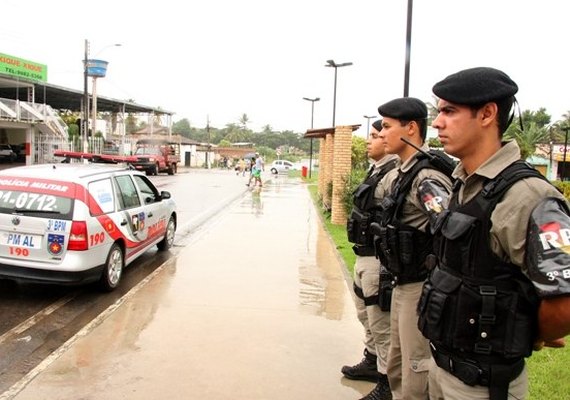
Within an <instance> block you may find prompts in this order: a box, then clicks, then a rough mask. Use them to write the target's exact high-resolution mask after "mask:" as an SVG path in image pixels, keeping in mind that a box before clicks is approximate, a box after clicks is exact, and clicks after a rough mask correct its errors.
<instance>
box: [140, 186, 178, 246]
mask: <svg viewBox="0 0 570 400" xmlns="http://www.w3.org/2000/svg"><path fill="white" fill-rule="evenodd" d="M133 178H134V181H135V183H136V185H137V187H138V189H139V191H140V193H141V197H142V201H143V208H144V210H145V213H146V217H147V220H146V224H145V230H146V232H145V234H146V239H147V242H148V243H149V244H151V243H156V242H157V241H159V240H161V239H162V238H163V237H164V233H165V231H166V223H167V222H168V218H169V215H168V212H169V210H168V207H166V206H165V205H164V203H163V202H162V201H161V197H160V192H159V191H158V189H157V188H156V187H155V186H154V184H153V183H152V182H151V181H150V180H149V179H148V178H147V177H146V176H143V175H133Z"/></svg>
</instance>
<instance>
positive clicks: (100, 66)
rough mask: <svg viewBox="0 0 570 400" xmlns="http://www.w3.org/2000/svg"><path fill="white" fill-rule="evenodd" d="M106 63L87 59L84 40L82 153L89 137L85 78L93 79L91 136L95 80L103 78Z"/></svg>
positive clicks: (94, 122) (87, 95)
mask: <svg viewBox="0 0 570 400" xmlns="http://www.w3.org/2000/svg"><path fill="white" fill-rule="evenodd" d="M119 46H121V44H120V43H115V44H110V45H107V46H105V47H103V48H102V49H101V50H99V51H98V52H97V54H96V55H98V54H100V53H101V52H102V51H103V50H105V49H106V48H109V47H119ZM107 64H108V63H107V62H106V61H103V60H97V59H89V41H88V40H87V39H85V55H84V58H83V97H84V99H83V103H84V104H83V123H82V124H81V125H82V128H83V129H82V141H83V151H87V149H86V145H87V138H88V136H89V91H88V87H87V78H88V77H89V76H91V77H92V78H93V87H92V91H93V107H92V114H91V118H92V122H91V125H92V126H91V128H92V130H93V134H95V133H96V129H97V78H103V77H105V74H106V72H107Z"/></svg>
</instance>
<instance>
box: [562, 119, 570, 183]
mask: <svg viewBox="0 0 570 400" xmlns="http://www.w3.org/2000/svg"><path fill="white" fill-rule="evenodd" d="M560 129H562V130H563V131H564V132H565V135H564V163H563V164H562V172H561V173H560V180H561V181H564V175H565V173H566V147H568V131H569V130H570V126H566V127H564V128H560Z"/></svg>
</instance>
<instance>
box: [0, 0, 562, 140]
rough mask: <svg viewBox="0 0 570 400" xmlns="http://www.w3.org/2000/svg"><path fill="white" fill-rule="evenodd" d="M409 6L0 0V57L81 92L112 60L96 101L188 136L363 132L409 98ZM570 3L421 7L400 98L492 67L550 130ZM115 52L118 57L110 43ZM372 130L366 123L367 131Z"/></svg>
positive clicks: (422, 1) (444, 0)
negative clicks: (87, 73) (88, 66)
mask: <svg viewBox="0 0 570 400" xmlns="http://www.w3.org/2000/svg"><path fill="white" fill-rule="evenodd" d="M407 6H408V0H375V1H374V0H351V1H348V0H344V1H342V0H287V1H283V0H265V1H264V0H240V1H238V0H192V1H188V2H183V1H180V0H162V1H153V2H150V1H148V0H142V1H141V0H138V1H132V0H122V1H117V0H114V1H110V0H98V1H96V2H77V1H74V0H55V1H46V0H26V1H21V0H3V1H2V16H3V18H2V24H0V53H4V54H8V55H11V56H16V57H19V58H24V59H27V60H31V61H34V62H38V63H41V64H46V65H47V67H48V82H49V83H51V84H55V85H60V86H64V87H67V88H72V89H77V90H83V57H84V53H85V40H88V42H89V48H90V57H92V58H100V59H104V60H106V61H108V62H109V66H108V71H107V76H106V77H105V78H101V79H98V80H97V93H98V95H99V96H105V97H110V98H114V99H119V100H129V99H131V100H134V101H135V102H136V103H139V104H142V105H145V106H151V107H160V108H161V109H164V110H168V111H171V112H174V116H173V121H174V122H176V121H179V120H181V119H183V118H186V119H188V120H189V121H190V124H191V126H194V127H198V128H203V127H205V126H206V123H207V120H208V119H209V122H210V126H213V127H217V128H223V127H224V126H225V125H226V124H229V123H238V122H239V119H240V117H241V116H242V115H243V114H246V115H247V117H248V119H249V121H250V122H249V124H248V127H249V128H250V129H253V130H254V131H260V130H262V129H263V127H264V126H266V125H269V126H270V127H271V128H272V129H273V130H275V131H285V130H289V131H294V132H299V133H302V132H305V131H306V130H307V129H309V128H310V127H311V102H309V101H305V100H303V97H307V98H316V97H319V98H320V101H318V102H315V103H314V115H313V127H314V128H328V127H331V126H332V118H333V98H334V96H333V93H334V68H327V67H325V64H326V60H331V59H332V60H334V61H335V62H336V63H337V64H340V63H345V62H352V63H353V65H351V66H347V67H343V68H338V70H337V86H336V88H337V95H336V115H335V119H336V125H356V124H362V127H361V128H360V129H359V130H358V131H356V134H358V135H361V136H366V130H367V119H366V118H364V115H367V116H378V112H377V108H378V106H379V105H381V104H383V103H385V102H387V101H390V100H392V99H394V98H397V97H402V96H403V95H404V69H405V54H406V52H405V44H406V18H407ZM569 16H570V2H566V1H560V0H542V1H540V2H537V1H520V0H477V1H473V0H471V1H458V0H416V1H414V3H413V14H412V41H411V48H410V81H409V95H410V96H413V97H417V98H419V99H421V100H423V101H425V102H431V103H434V98H433V94H432V91H431V88H432V87H433V85H434V84H435V83H436V82H438V81H439V80H441V79H443V78H445V77H446V76H447V75H449V74H451V73H454V72H456V71H458V70H461V69H465V68H471V67H478V66H489V67H494V68H498V69H501V70H503V71H505V72H506V73H507V74H508V75H509V76H510V77H511V78H512V79H513V80H514V81H515V82H517V84H518V86H519V93H518V94H517V99H518V100H519V103H520V107H521V109H522V110H532V111H536V110H538V109H539V108H540V107H544V108H546V111H547V112H548V113H549V114H550V115H551V116H552V122H555V121H557V120H559V119H561V118H562V115H563V114H565V113H567V112H569V111H570V97H569V95H568V92H569V89H570V74H569V68H570V56H569V55H568V44H569V39H570V27H569V26H568V17H569ZM116 43H119V44H121V46H120V47H115V46H113V44H116ZM373 120H374V119H371V120H370V121H371V122H372V121H373Z"/></svg>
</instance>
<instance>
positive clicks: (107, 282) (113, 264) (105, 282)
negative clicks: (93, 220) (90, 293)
mask: <svg viewBox="0 0 570 400" xmlns="http://www.w3.org/2000/svg"><path fill="white" fill-rule="evenodd" d="M124 266H125V260H124V258H123V250H122V249H121V246H119V245H118V244H117V243H113V246H111V250H110V251H109V255H108V256H107V261H106V262H105V267H104V268H103V273H102V274H101V279H100V280H99V286H100V288H101V289H102V290H104V291H106V292H110V291H112V290H114V289H115V288H116V287H117V286H119V282H120V281H121V276H122V275H123V267H124Z"/></svg>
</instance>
